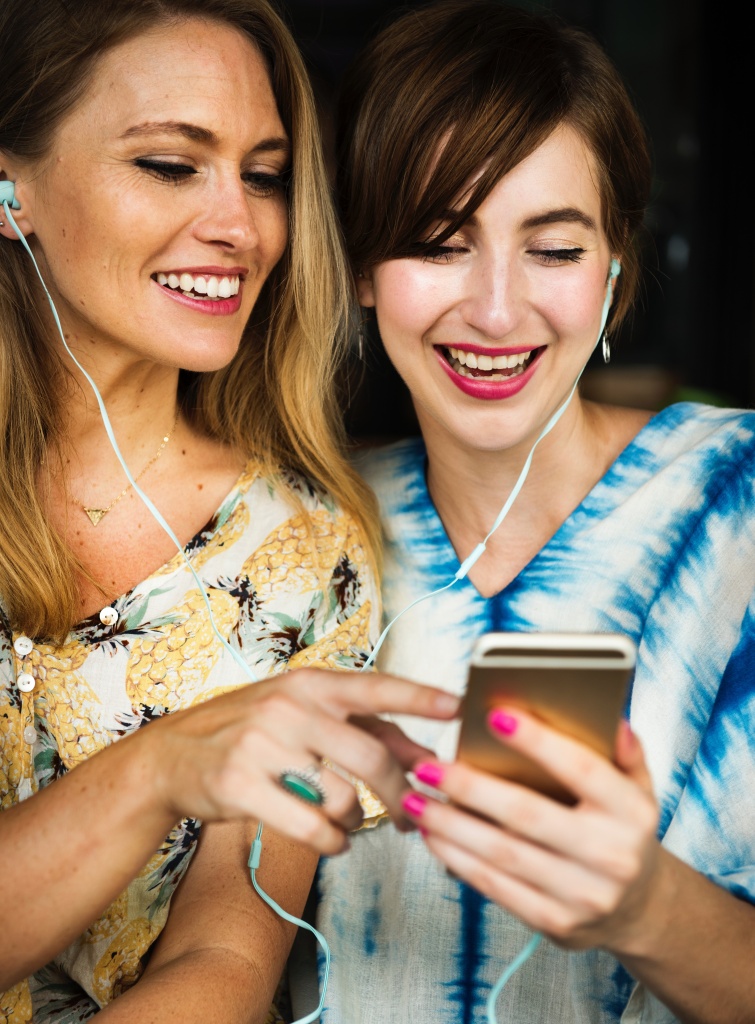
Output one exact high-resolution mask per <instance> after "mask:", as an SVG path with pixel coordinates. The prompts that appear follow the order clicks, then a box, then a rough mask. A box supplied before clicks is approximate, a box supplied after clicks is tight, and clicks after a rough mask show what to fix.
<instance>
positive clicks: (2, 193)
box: [0, 181, 21, 210]
mask: <svg viewBox="0 0 755 1024" xmlns="http://www.w3.org/2000/svg"><path fill="white" fill-rule="evenodd" d="M5 203H7V204H8V206H10V208H11V210H20V209H21V204H20V203H19V201H18V199H16V186H15V185H14V183H13V182H12V181H0V206H3V205H4V204H5Z"/></svg>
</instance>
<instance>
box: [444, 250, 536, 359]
mask: <svg viewBox="0 0 755 1024" xmlns="http://www.w3.org/2000/svg"><path fill="white" fill-rule="evenodd" d="M525 289H526V281H525V279H524V276H523V275H522V274H520V273H518V272H517V268H516V263H515V261H513V260H508V259H506V258H505V257H503V256H497V255H496V254H494V253H488V254H485V255H481V256H480V257H479V258H478V259H476V260H475V261H474V263H473V264H472V265H470V266H469V268H468V272H467V274H466V276H465V281H464V294H463V297H462V299H461V301H460V303H459V310H460V312H461V315H462V317H463V318H464V320H465V322H466V323H467V324H469V326H470V327H473V328H474V329H475V330H477V331H479V332H480V333H481V334H484V335H485V336H486V337H488V338H490V339H491V340H494V341H495V340H500V339H501V338H504V337H505V336H506V335H507V334H509V333H510V332H511V331H512V330H514V329H515V328H516V327H517V326H518V324H519V323H520V322H521V318H522V312H523V307H524V302H525Z"/></svg>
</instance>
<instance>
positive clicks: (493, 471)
mask: <svg viewBox="0 0 755 1024" xmlns="http://www.w3.org/2000/svg"><path fill="white" fill-rule="evenodd" d="M594 409H595V407H592V406H589V405H585V403H583V402H582V401H581V400H580V398H579V395H578V394H575V395H574V397H573V398H572V400H571V403H570V405H569V407H568V408H567V409H566V411H565V413H564V415H563V416H562V417H561V419H560V420H559V422H558V423H557V424H556V425H555V426H554V428H553V429H552V430H551V431H550V433H549V434H547V435H546V436H545V437H544V438H543V440H542V441H540V443H539V444H538V445H537V449H536V451H535V455H534V458H533V460H532V465H531V467H530V470H529V473H528V475H527V479H526V482H525V483H524V486H523V487H522V490H521V492H520V494H519V496H518V497H517V499H516V501H515V503H514V505H513V506H512V509H511V511H510V512H509V517H508V522H509V523H510V524H511V523H513V522H514V521H516V522H519V523H532V524H535V523H538V522H540V521H541V520H542V519H543V517H544V516H547V517H548V518H549V519H550V518H553V519H558V517H559V516H560V515H561V510H562V507H563V509H567V510H570V509H571V508H573V507H574V504H575V496H576V495H579V496H581V495H582V494H583V493H584V492H585V490H586V489H589V487H590V486H592V484H593V483H594V482H595V480H596V479H598V477H599V475H600V474H601V473H602V471H603V469H604V467H603V462H604V461H605V460H604V459H603V458H601V457H600V455H599V452H600V449H601V447H602V443H601V439H600V436H601V432H600V430H596V425H597V424H596V415H595V413H594ZM418 414H419V418H420V423H421V425H422V427H423V434H424V436H425V441H426V445H427V453H428V488H429V491H430V495H431V497H432V499H433V502H434V504H435V506H436V508H437V510H438V513H439V515H440V517H441V519H442V520H443V523H444V525H445V527H446V529H447V531H448V532H449V535H450V536H451V538H452V540H453V541H454V544H455V546H456V548H457V551H458V552H459V554H460V556H465V555H466V554H468V553H469V550H471V549H472V548H473V547H474V546H475V545H476V544H478V543H479V542H480V541H481V540H482V539H483V537H485V535H486V534H487V533H488V531H489V530H490V529H491V527H492V526H493V523H494V522H495V520H496V517H497V516H498V514H499V512H500V511H501V509H502V507H503V505H504V503H505V501H506V499H507V498H508V496H509V495H510V493H511V491H512V489H513V487H514V486H515V484H516V482H517V480H518V479H519V475H520V473H521V472H522V468H523V466H524V464H525V462H526V460H527V456H528V455H529V453H530V451H531V449H532V446H533V445H534V444H535V442H536V440H537V438H538V436H539V432H540V430H541V429H542V426H544V424H543V425H542V426H541V427H540V428H539V430H538V431H537V432H535V433H533V434H532V436H530V437H528V438H526V439H525V440H523V441H522V442H521V443H519V444H517V445H516V446H514V447H511V448H506V449H502V450H496V451H486V450H483V449H478V448H470V447H469V446H467V445H464V444H462V443H460V442H458V441H456V440H455V439H454V438H453V437H449V436H448V435H444V436H441V435H440V432H439V431H438V430H437V429H432V428H429V429H428V424H425V423H422V418H423V416H422V412H421V411H419V410H418ZM597 418H598V419H599V416H598V417H597ZM596 474H597V475H596ZM588 478H589V479H588ZM502 529H503V530H505V529H506V528H505V527H504V528H502ZM494 537H495V535H494ZM492 540H493V539H492V538H491V542H492Z"/></svg>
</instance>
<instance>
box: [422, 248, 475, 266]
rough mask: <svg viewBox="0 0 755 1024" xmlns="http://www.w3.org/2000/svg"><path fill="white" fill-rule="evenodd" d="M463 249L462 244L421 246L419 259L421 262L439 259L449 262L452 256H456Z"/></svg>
mask: <svg viewBox="0 0 755 1024" xmlns="http://www.w3.org/2000/svg"><path fill="white" fill-rule="evenodd" d="M464 251H465V250H464V249H463V248H462V246H453V245H427V246H423V249H422V253H421V259H422V262H423V263H426V262H427V261H428V260H441V261H442V262H443V263H450V262H451V260H452V259H453V258H454V256H458V255H459V253H462V252H464Z"/></svg>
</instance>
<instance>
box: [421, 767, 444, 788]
mask: <svg viewBox="0 0 755 1024" xmlns="http://www.w3.org/2000/svg"><path fill="white" fill-rule="evenodd" d="M414 774H415V775H416V776H417V778H418V779H419V781H420V782H424V783H426V784H427V785H428V786H439V785H440V784H441V782H442V781H443V776H444V775H445V774H446V773H445V771H444V769H443V767H442V766H441V765H439V764H432V763H428V764H418V765H417V766H416V767H415V769H414Z"/></svg>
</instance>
